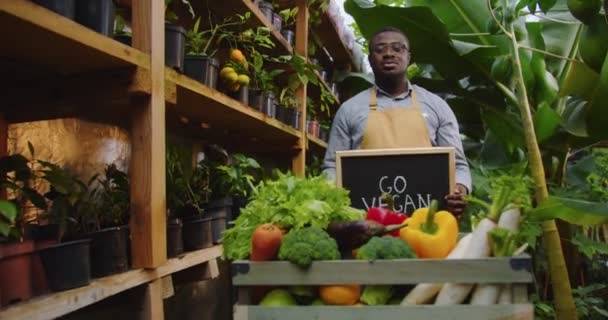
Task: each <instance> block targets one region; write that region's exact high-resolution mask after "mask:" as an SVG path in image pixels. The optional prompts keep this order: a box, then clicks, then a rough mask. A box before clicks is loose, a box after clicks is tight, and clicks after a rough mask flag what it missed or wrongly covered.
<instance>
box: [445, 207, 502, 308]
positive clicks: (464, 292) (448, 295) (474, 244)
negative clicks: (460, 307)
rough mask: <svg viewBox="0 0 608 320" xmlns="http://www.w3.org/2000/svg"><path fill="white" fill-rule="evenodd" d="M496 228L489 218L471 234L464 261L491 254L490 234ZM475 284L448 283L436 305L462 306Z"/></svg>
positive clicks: (481, 222) (482, 221) (480, 223)
mask: <svg viewBox="0 0 608 320" xmlns="http://www.w3.org/2000/svg"><path fill="white" fill-rule="evenodd" d="M495 227H496V223H494V222H493V221H492V220H490V219H489V218H484V219H483V220H481V221H480V222H479V224H478V225H477V228H475V230H474V231H473V232H472V233H471V240H470V242H469V245H468V247H467V250H466V251H465V253H464V254H463V258H464V259H475V258H484V257H487V256H488V255H489V254H490V245H489V243H488V232H490V231H491V230H492V229H494V228H495ZM472 288H473V284H461V283H447V284H445V285H444V286H443V287H442V288H441V290H440V291H439V294H438V295H437V300H435V304H437V305H453V304H460V303H462V302H463V301H464V299H466V298H467V296H468V295H469V293H470V292H471V289H472Z"/></svg>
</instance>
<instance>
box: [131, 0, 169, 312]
mask: <svg viewBox="0 0 608 320" xmlns="http://www.w3.org/2000/svg"><path fill="white" fill-rule="evenodd" d="M134 1H136V2H137V0H134ZM142 301H143V303H142V309H141V311H140V314H139V317H138V318H139V319H140V320H162V319H164V316H165V315H164V312H163V281H162V279H156V280H154V281H152V282H150V283H148V285H147V287H146V291H145V293H144V296H143V297H142Z"/></svg>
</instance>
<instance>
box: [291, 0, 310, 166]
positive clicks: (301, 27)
mask: <svg viewBox="0 0 608 320" xmlns="http://www.w3.org/2000/svg"><path fill="white" fill-rule="evenodd" d="M296 4H297V7H298V15H297V16H296V48H295V49H296V51H295V53H296V54H298V55H301V56H303V57H304V58H305V59H306V60H308V17H309V13H308V7H307V6H306V0H297V1H296ZM296 99H297V101H298V102H299V104H300V112H302V116H301V117H300V131H301V133H302V136H301V137H300V139H299V140H298V145H297V148H298V149H299V152H298V154H297V155H296V156H295V157H294V158H293V163H292V169H293V172H294V173H295V174H297V175H300V176H304V174H305V171H306V140H307V139H306V131H307V128H306V99H307V93H306V85H304V86H301V87H300V89H298V91H297V92H296Z"/></svg>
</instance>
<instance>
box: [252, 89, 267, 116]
mask: <svg viewBox="0 0 608 320" xmlns="http://www.w3.org/2000/svg"><path fill="white" fill-rule="evenodd" d="M263 98H264V95H263V94H262V91H261V90H254V89H253V90H252V89H249V106H250V107H252V108H254V109H256V110H258V111H260V112H262V106H263V104H264V99H263Z"/></svg>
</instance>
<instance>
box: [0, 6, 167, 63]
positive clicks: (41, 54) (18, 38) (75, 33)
mask: <svg viewBox="0 0 608 320" xmlns="http://www.w3.org/2000/svg"><path fill="white" fill-rule="evenodd" d="M160 25H161V26H162V24H160ZM0 60H6V61H11V63H22V64H28V65H32V66H37V68H39V69H42V70H48V71H52V72H57V73H62V74H65V73H75V72H83V71H92V70H100V69H108V68H120V67H128V66H139V67H148V66H149V65H150V57H149V55H147V54H144V53H143V52H141V51H139V50H136V49H134V48H131V47H129V46H126V45H124V44H122V43H120V42H118V41H115V40H113V39H111V38H108V37H105V36H103V35H101V34H99V33H97V32H95V31H93V30H91V29H88V28H86V27H84V26H82V25H81V24H78V23H76V22H74V21H71V20H69V19H67V18H65V17H63V16H61V15H58V14H56V13H54V12H52V11H49V10H47V9H45V8H43V7H40V6H38V5H36V4H34V3H33V2H31V1H24V0H2V1H0Z"/></svg>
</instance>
